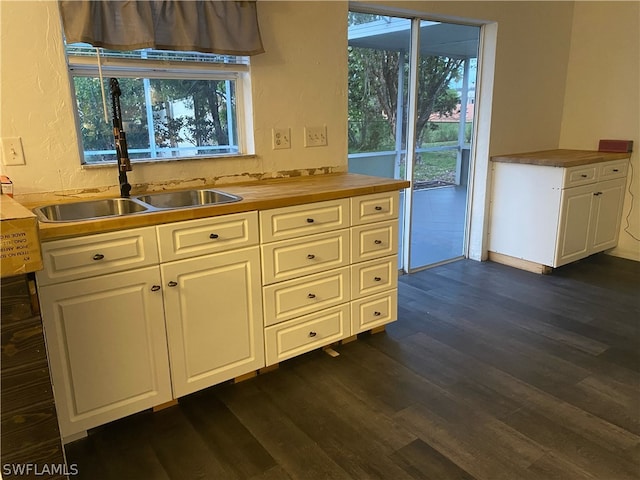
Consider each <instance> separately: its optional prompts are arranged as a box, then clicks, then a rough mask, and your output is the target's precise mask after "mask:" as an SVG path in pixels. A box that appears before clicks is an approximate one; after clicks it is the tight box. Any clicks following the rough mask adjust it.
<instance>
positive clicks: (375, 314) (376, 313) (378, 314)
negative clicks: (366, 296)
mask: <svg viewBox="0 0 640 480" xmlns="http://www.w3.org/2000/svg"><path fill="white" fill-rule="evenodd" d="M380 315H382V313H380V312H373V316H374V317H379V316H380Z"/></svg>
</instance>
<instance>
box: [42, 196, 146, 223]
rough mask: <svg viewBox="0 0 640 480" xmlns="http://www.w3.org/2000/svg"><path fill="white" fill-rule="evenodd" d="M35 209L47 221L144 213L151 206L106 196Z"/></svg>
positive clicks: (66, 220) (70, 220) (67, 220)
mask: <svg viewBox="0 0 640 480" xmlns="http://www.w3.org/2000/svg"><path fill="white" fill-rule="evenodd" d="M33 211H34V212H35V214H36V215H37V216H38V218H40V220H43V221H45V222H72V221H78V220H91V219H96V218H102V217H116V216H120V215H130V214H134V213H143V212H147V211H149V207H148V206H147V205H144V204H142V203H140V202H137V201H136V200H134V199H130V198H106V199H103V200H90V201H86V202H73V203H58V204H54V205H45V206H43V207H38V208H35V209H34V210H33Z"/></svg>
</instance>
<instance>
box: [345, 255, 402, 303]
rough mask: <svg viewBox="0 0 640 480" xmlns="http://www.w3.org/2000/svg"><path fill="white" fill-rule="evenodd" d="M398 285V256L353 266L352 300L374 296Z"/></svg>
mask: <svg viewBox="0 0 640 480" xmlns="http://www.w3.org/2000/svg"><path fill="white" fill-rule="evenodd" d="M397 284H398V256H397V255H392V256H390V257H385V258H382V259H380V260H371V261H369V262H363V263H358V264H357V265H352V266H351V298H352V299H356V298H361V297H364V296H366V295H373V294H374V293H380V292H383V291H385V290H389V289H391V288H396V286H397Z"/></svg>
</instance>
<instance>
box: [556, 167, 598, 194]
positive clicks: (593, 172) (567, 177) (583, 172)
mask: <svg viewBox="0 0 640 480" xmlns="http://www.w3.org/2000/svg"><path fill="white" fill-rule="evenodd" d="M597 174H598V165H597V164H594V165H582V166H579V167H571V168H567V169H566V170H565V172H564V187H565V188H567V187H576V186H578V185H587V184H589V183H594V182H595V181H596V177H597Z"/></svg>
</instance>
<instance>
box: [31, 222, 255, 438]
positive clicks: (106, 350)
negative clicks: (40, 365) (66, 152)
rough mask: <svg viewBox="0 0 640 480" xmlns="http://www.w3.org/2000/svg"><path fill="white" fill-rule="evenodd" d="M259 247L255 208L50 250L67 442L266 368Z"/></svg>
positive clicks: (48, 271)
mask: <svg viewBox="0 0 640 480" xmlns="http://www.w3.org/2000/svg"><path fill="white" fill-rule="evenodd" d="M257 244H258V217H257V212H248V213H242V214H234V215H229V216H221V217H213V218H208V219H201V220H191V221H185V222H177V223H171V224H166V225H160V226H157V227H145V228H140V229H132V230H125V231H122V232H112V233H105V234H97V235H90V236H85V237H78V238H71V239H65V240H57V241H52V242H48V243H45V244H43V252H44V257H45V259H46V261H45V270H43V271H42V272H39V273H38V283H39V286H40V301H41V304H42V316H43V323H44V326H45V332H46V335H47V346H48V350H49V356H50V363H51V371H52V376H53V383H54V388H55V398H56V402H57V403H58V404H59V405H60V408H59V409H58V415H59V423H60V428H61V431H62V436H63V438H64V437H66V438H67V439H72V436H73V435H76V434H79V433H81V432H83V431H85V430H87V429H89V428H92V427H95V426H98V425H101V424H103V423H106V422H108V421H111V420H115V419H117V418H120V417H123V416H125V415H129V414H131V413H135V412H138V411H141V410H144V409H146V408H149V407H153V406H156V405H159V404H162V403H165V402H167V401H169V400H171V399H172V398H178V397H180V396H183V395H186V394H188V393H191V392H194V391H196V390H200V389H202V388H205V387H208V386H210V385H214V384H216V383H220V382H222V381H225V380H229V379H231V378H234V377H237V376H240V375H244V374H246V373H248V372H251V371H254V370H256V369H259V368H261V367H263V366H264V340H263V322H262V303H261V301H260V299H261V292H260V290H261V285H260V278H261V276H260V254H259V247H258V245H257ZM215 252H220V253H215ZM160 261H163V263H159V262H160ZM167 346H168V350H167ZM169 360H170V361H169Z"/></svg>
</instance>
